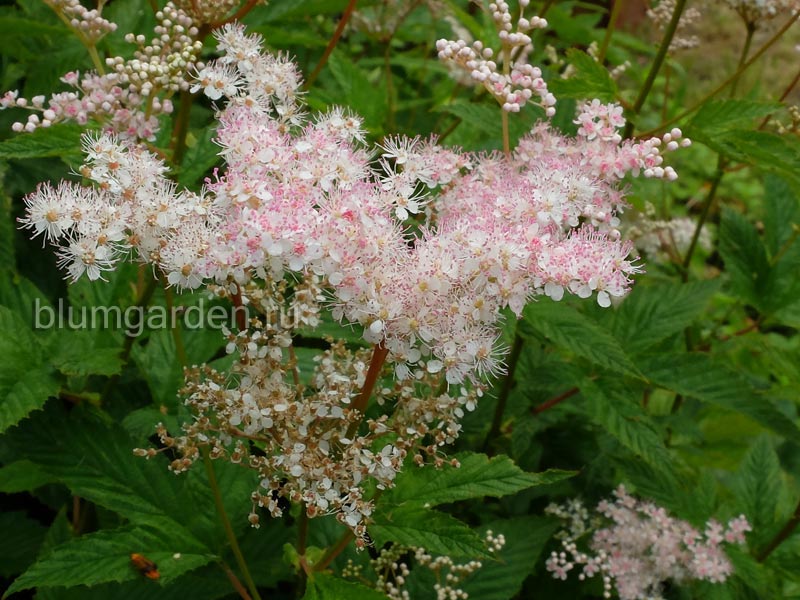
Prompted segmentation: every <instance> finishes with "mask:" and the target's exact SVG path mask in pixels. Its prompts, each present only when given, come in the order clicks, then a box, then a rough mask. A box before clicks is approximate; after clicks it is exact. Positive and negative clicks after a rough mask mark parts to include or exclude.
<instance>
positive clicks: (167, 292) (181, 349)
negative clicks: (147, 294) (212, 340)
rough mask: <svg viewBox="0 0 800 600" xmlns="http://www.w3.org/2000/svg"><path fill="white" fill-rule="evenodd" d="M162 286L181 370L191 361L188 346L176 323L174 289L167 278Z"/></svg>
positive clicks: (162, 278)
mask: <svg viewBox="0 0 800 600" xmlns="http://www.w3.org/2000/svg"><path fill="white" fill-rule="evenodd" d="M161 282H162V285H163V286H164V296H165V297H166V299H167V313H168V314H169V315H170V328H169V330H170V332H171V333H172V340H173V341H174V342H175V354H177V356H178V363H179V364H180V366H181V368H183V367H186V366H188V364H189V360H188V358H187V357H186V346H185V344H184V343H183V336H182V335H181V329H180V324H178V323H176V322H175V318H174V315H175V310H174V309H175V302H174V297H173V295H172V289H171V288H170V287H169V285H168V284H167V280H166V278H164V277H163V276H162V277H161Z"/></svg>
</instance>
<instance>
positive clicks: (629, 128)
mask: <svg viewBox="0 0 800 600" xmlns="http://www.w3.org/2000/svg"><path fill="white" fill-rule="evenodd" d="M685 7H686V0H676V2H675V10H674V11H673V12H672V18H671V19H670V20H669V23H668V24H667V28H666V29H665V30H664V37H663V38H662V39H661V45H660V46H659V47H658V52H656V57H655V58H654V59H653V64H652V66H651V67H650V72H649V73H648V74H647V78H646V79H645V80H644V84H642V89H641V90H639V95H638V96H637V97H636V101H635V102H634V103H633V110H632V112H633V114H632V115H631V116H633V117H634V118H635V117H637V116H638V115H639V112H640V111H641V110H642V107H643V106H644V103H645V101H646V100H647V96H649V95H650V91H651V90H652V89H653V83H655V81H656V76H657V75H658V72H659V71H660V70H661V65H663V64H664V60H665V59H666V58H667V52H669V47H670V45H671V44H672V38H673V37H675V32H676V31H677V30H678V23H679V22H680V20H681V15H682V14H683V9H684V8H685ZM633 129H634V122H633V121H632V120H630V119H629V120H628V123H627V124H626V125H625V133H624V135H623V137H625V138H629V137H631V135H632V134H633Z"/></svg>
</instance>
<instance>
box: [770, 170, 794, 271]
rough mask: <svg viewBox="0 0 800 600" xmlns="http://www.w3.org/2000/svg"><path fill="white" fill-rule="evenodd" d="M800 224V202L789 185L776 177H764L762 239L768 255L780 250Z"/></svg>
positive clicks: (773, 254)
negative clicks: (794, 228) (795, 226)
mask: <svg viewBox="0 0 800 600" xmlns="http://www.w3.org/2000/svg"><path fill="white" fill-rule="evenodd" d="M793 225H800V203H798V201H797V196H795V194H794V192H793V191H792V188H791V186H790V185H789V184H788V183H787V182H786V181H784V180H783V179H780V178H778V177H775V176H773V175H770V176H768V177H766V178H764V241H765V242H766V246H767V250H768V251H769V254H770V256H775V255H776V254H778V252H780V251H781V249H782V248H783V245H784V244H786V242H788V241H789V239H790V238H791V237H792V235H793V234H794V230H793V227H792V226H793Z"/></svg>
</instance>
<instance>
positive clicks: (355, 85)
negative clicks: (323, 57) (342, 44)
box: [327, 51, 387, 132]
mask: <svg viewBox="0 0 800 600" xmlns="http://www.w3.org/2000/svg"><path fill="white" fill-rule="evenodd" d="M327 68H328V69H329V70H330V72H331V74H332V75H333V78H334V79H335V80H336V83H337V84H338V86H339V89H340V90H341V94H340V96H337V98H336V100H337V101H338V102H339V103H342V104H347V105H348V106H349V107H351V108H352V109H353V110H354V111H355V112H356V113H358V114H359V115H361V116H362V117H364V124H365V125H366V127H367V129H369V130H370V131H372V132H374V131H380V130H381V129H382V128H383V126H384V120H385V117H386V110H387V106H386V82H385V80H384V79H381V80H380V81H379V82H377V84H376V83H374V82H371V81H370V79H369V77H368V76H367V73H365V72H364V71H363V70H362V69H361V68H360V67H359V66H358V65H357V64H356V63H354V62H353V61H352V60H350V58H349V57H347V55H346V54H345V53H343V52H338V51H334V52H333V53H332V54H331V56H330V59H329V60H328V65H327Z"/></svg>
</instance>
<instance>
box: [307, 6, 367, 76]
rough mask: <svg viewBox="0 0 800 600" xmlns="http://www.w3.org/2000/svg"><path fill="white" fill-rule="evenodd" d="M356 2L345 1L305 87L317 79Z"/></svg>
mask: <svg viewBox="0 0 800 600" xmlns="http://www.w3.org/2000/svg"><path fill="white" fill-rule="evenodd" d="M357 2H358V0H350V2H348V3H347V6H346V7H345V9H344V12H343V13H342V17H341V18H340V19H339V24H338V25H337V26H336V30H335V31H334V32H333V36H332V37H331V39H330V40H329V41H328V45H327V46H326V47H325V51H324V52H323V53H322V56H321V57H320V59H319V62H318V63H317V66H316V67H314V70H313V71H311V75H309V76H308V80H306V83H305V86H304V87H305V88H306V89H308V88H310V87H311V85H312V84H313V83H314V82H315V81H316V80H317V76H318V75H319V73H320V71H322V67H324V66H325V63H327V62H328V59H329V58H330V56H331V52H333V49H334V48H335V47H336V44H337V43H338V41H339V38H340V37H342V32H343V31H344V28H345V26H346V25H347V22H348V21H349V20H350V17H351V16H352V15H353V11H354V10H355V8H356V3H357Z"/></svg>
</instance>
